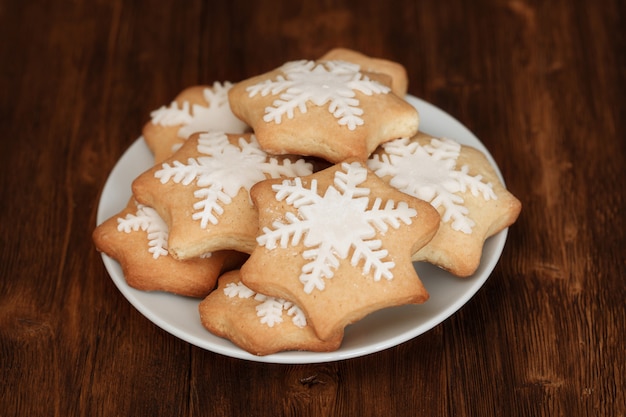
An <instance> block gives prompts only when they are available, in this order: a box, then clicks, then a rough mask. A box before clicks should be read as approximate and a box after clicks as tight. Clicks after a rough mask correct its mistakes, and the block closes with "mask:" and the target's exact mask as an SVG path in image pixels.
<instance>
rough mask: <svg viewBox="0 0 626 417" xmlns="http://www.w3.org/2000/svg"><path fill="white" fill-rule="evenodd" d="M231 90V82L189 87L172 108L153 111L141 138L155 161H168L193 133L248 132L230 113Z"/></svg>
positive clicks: (166, 107)
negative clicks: (229, 98) (229, 99)
mask: <svg viewBox="0 0 626 417" xmlns="http://www.w3.org/2000/svg"><path fill="white" fill-rule="evenodd" d="M231 87H232V84H231V83H229V82H224V83H220V82H215V83H213V85H212V86H204V85H199V86H193V87H189V88H187V89H185V90H183V91H182V92H181V93H180V94H179V95H178V96H177V97H176V98H175V99H174V101H172V103H171V104H170V105H169V106H161V107H160V108H158V109H156V110H154V111H152V112H151V113H150V118H151V119H150V121H149V122H148V123H146V124H145V125H144V127H143V131H142V134H143V137H144V140H145V141H146V144H147V145H148V148H150V150H151V151H152V152H153V153H154V159H155V161H156V162H162V161H164V160H165V159H166V158H169V157H170V156H171V155H172V154H173V153H174V152H175V151H176V150H178V148H180V146H182V144H183V143H184V142H185V140H187V139H188V138H189V136H191V135H192V134H193V133H197V132H212V131H218V132H225V133H243V132H246V131H247V130H249V127H248V126H247V125H246V124H245V123H244V122H242V121H241V120H239V119H238V118H237V117H235V115H234V114H233V113H232V111H231V110H230V105H229V103H228V90H230V89H231Z"/></svg>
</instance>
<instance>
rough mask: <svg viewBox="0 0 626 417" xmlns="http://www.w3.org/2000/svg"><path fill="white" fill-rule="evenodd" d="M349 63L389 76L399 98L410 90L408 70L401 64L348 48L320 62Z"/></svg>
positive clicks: (328, 55)
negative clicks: (337, 61) (336, 61)
mask: <svg viewBox="0 0 626 417" xmlns="http://www.w3.org/2000/svg"><path fill="white" fill-rule="evenodd" d="M335 60H339V61H348V62H352V63H355V64H358V65H359V66H360V67H361V69H362V70H363V71H365V72H368V73H380V74H387V75H389V76H390V77H391V91H393V92H394V94H396V95H397V96H398V97H404V96H405V95H406V92H407V90H408V88H409V78H408V76H407V73H406V68H404V66H403V65H402V64H400V63H399V62H394V61H390V60H387V59H382V58H373V57H369V56H367V55H365V54H363V53H361V52H357V51H354V50H352V49H347V48H335V49H332V50H330V51H328V52H327V53H326V54H324V55H323V56H322V57H321V58H320V61H335Z"/></svg>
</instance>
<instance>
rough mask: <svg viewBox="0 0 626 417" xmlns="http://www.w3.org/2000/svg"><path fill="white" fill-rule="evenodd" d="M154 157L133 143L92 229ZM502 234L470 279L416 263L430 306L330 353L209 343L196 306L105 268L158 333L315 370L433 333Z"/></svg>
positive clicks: (384, 319) (365, 325) (353, 328)
mask: <svg viewBox="0 0 626 417" xmlns="http://www.w3.org/2000/svg"><path fill="white" fill-rule="evenodd" d="M407 100H408V101H409V102H410V103H411V104H413V105H414V106H415V107H417V109H418V110H419V112H420V120H421V121H420V123H421V124H420V129H421V130H422V131H424V132H427V133H429V134H431V135H433V136H439V137H448V138H451V139H454V140H456V141H458V142H460V143H462V144H465V145H469V146H473V147H475V148H477V149H479V150H481V151H482V152H484V153H485V154H486V156H487V158H488V159H489V160H490V162H491V163H492V164H493V166H494V167H495V168H496V171H497V172H498V175H500V177H501V174H500V172H499V170H498V168H497V165H496V164H495V162H494V160H493V158H492V157H491V155H490V154H489V152H488V151H487V149H486V148H485V147H484V145H483V144H482V143H481V142H480V141H479V140H478V139H477V138H476V137H475V136H474V135H473V134H472V133H471V132H470V131H469V130H468V129H467V128H466V127H465V126H463V125H462V124H461V123H460V122H459V121H457V120H456V119H454V118H453V117H452V116H450V115H448V114H447V113H445V112H443V111H442V110H440V109H438V108H437V107H435V106H433V105H431V104H429V103H426V102H425V101H423V100H420V99H418V98H416V97H412V96H409V97H407ZM152 165H153V157H152V154H151V152H150V151H149V149H148V148H147V146H146V145H145V143H144V141H143V140H142V139H141V138H139V139H138V140H137V141H136V142H135V143H134V144H133V145H132V146H131V147H130V148H129V149H128V150H127V151H126V152H125V153H124V155H122V157H121V158H120V160H119V161H118V163H117V164H116V165H115V167H114V168H113V171H111V174H110V176H109V178H108V180H107V182H106V184H105V186H104V189H103V191H102V196H101V199H100V203H99V207H98V218H97V222H98V224H100V223H102V222H104V221H105V220H106V219H108V218H109V217H111V216H114V215H115V214H117V213H118V212H120V211H121V210H122V209H123V208H124V207H125V206H126V204H127V202H128V199H129V198H130V196H131V188H130V186H131V183H132V181H133V179H135V178H136V177H137V176H138V175H139V174H141V173H142V172H143V171H145V170H147V169H149V168H151V167H152ZM506 236H507V230H504V231H502V232H500V233H499V234H497V235H496V236H493V237H491V238H490V239H488V240H487V242H486V243H485V247H484V250H483V258H482V261H481V264H480V267H479V268H478V270H477V271H476V273H475V274H474V275H473V276H472V277H469V278H457V277H454V276H452V275H450V274H448V273H446V272H444V271H442V270H440V269H438V268H436V267H433V266H431V265H427V264H418V263H416V264H415V268H416V270H417V272H418V274H419V276H420V278H421V279H422V281H423V283H424V286H425V287H426V289H427V290H428V292H429V293H430V299H429V300H428V301H427V302H426V303H424V304H422V305H408V306H401V307H393V308H389V309H385V310H381V311H378V312H376V313H373V314H371V315H369V316H367V317H366V318H364V319H363V320H361V321H359V322H358V323H355V324H353V325H350V326H348V327H347V328H346V332H345V338H344V341H343V344H342V346H341V348H340V349H339V350H337V351H335V352H329V353H315V352H281V353H277V354H273V355H268V356H260V357H259V356H255V355H252V354H249V353H248V352H246V351H244V350H242V349H240V348H238V347H237V346H235V345H234V344H232V343H231V342H229V341H228V340H225V339H222V338H219V337H216V336H214V335H212V334H211V333H209V332H208V331H206V330H205V329H204V328H203V327H202V325H201V324H200V318H199V314H198V303H199V300H196V299H192V298H185V297H181V296H176V295H172V294H166V293H154V292H143V291H138V290H135V289H134V288H131V287H129V286H128V285H127V284H126V280H125V279H124V275H123V274H122V269H121V268H120V265H119V264H118V263H117V262H116V261H114V260H113V259H111V258H109V257H108V256H106V255H103V256H102V259H103V261H104V265H105V267H106V269H107V271H108V272H109V274H110V276H111V278H112V279H113V282H114V283H115V285H116V286H117V287H118V288H119V290H120V291H121V292H122V294H123V295H124V296H125V297H126V298H127V299H128V301H129V302H130V303H131V304H132V305H133V306H134V307H135V308H137V310H139V312H141V313H142V314H143V315H144V316H146V317H147V318H148V319H149V320H150V321H152V322H153V323H154V324H156V325H157V326H159V327H161V328H162V329H164V330H165V331H167V332H169V333H171V334H172V335H174V336H176V337H179V338H181V339H183V340H185V341H187V342H189V343H191V344H193V345H195V346H198V347H200V348H203V349H207V350H209V351H212V352H216V353H219V354H222V355H226V356H230V357H235V358H241V359H247V360H251V361H258V362H271V363H319V362H330V361H337V360H343V359H349V358H354V357H358V356H363V355H367V354H370V353H374V352H378V351H381V350H384V349H387V348H390V347H393V346H396V345H398V344H400V343H403V342H405V341H407V340H410V339H412V338H414V337H416V336H419V335H421V334H422V333H424V332H426V331H428V330H430V329H431V328H433V327H435V326H436V325H438V324H439V323H441V322H442V321H444V320H445V319H447V318H448V317H450V316H451V315H452V314H454V313H455V312H456V311H457V310H458V309H459V308H461V307H462V306H463V305H464V304H465V303H467V301H468V300H469V299H470V298H472V296H473V295H474V294H475V293H476V292H477V291H478V290H479V289H480V287H481V286H482V285H483V284H484V283H485V281H486V280H487V278H488V277H489V275H490V274H491V271H492V270H493V268H494V267H495V265H496V263H497V262H498V259H499V258H500V254H501V253H502V250H503V248H504V244H505V241H506Z"/></svg>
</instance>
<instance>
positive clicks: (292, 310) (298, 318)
mask: <svg viewBox="0 0 626 417" xmlns="http://www.w3.org/2000/svg"><path fill="white" fill-rule="evenodd" d="M224 294H226V296H228V297H230V298H233V297H239V298H242V299H247V298H251V297H254V299H255V300H256V301H258V302H259V303H260V304H258V305H257V306H256V314H257V316H258V317H260V319H261V320H260V321H261V323H263V324H265V325H267V326H269V327H274V325H275V324H277V323H282V322H283V311H286V312H287V315H288V316H290V317H291V321H292V322H293V324H295V325H296V326H297V327H300V328H303V327H304V326H306V317H305V315H304V313H303V312H302V310H301V309H300V308H298V306H296V305H294V304H293V303H292V302H290V301H287V300H284V299H282V298H275V297H270V296H267V295H263V294H259V293H255V292H254V291H252V290H251V289H250V288H248V287H246V286H245V285H244V284H243V283H242V282H237V283H234V282H231V283H229V284H228V285H226V287H225V288H224Z"/></svg>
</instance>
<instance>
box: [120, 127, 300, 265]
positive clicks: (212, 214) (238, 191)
mask: <svg viewBox="0 0 626 417" xmlns="http://www.w3.org/2000/svg"><path fill="white" fill-rule="evenodd" d="M311 172H312V166H311V164H309V163H307V162H305V161H304V159H302V158H297V157H293V156H276V157H275V156H271V155H268V154H266V153H265V152H263V151H262V150H261V149H260V148H259V145H258V143H257V141H256V139H255V137H254V135H252V134H250V133H246V134H237V135H235V134H224V133H219V132H210V133H198V134H194V135H192V136H191V137H190V138H189V139H188V140H187V141H186V142H185V143H184V145H183V146H182V147H181V148H180V149H179V150H178V151H177V152H176V153H175V154H174V155H172V156H171V157H170V158H168V159H166V160H165V161H164V162H163V163H161V164H157V165H156V166H154V167H153V168H152V169H150V170H148V171H146V172H144V173H143V174H141V175H140V176H139V177H138V178H136V179H135V181H133V185H132V189H133V195H134V196H135V198H136V199H137V201H139V202H140V203H142V204H144V205H147V206H149V207H153V208H154V209H155V210H156V211H157V212H158V213H159V215H160V216H161V217H162V218H163V220H164V221H165V223H166V224H167V225H168V227H169V231H170V233H169V240H168V246H169V250H170V252H171V253H172V255H173V256H174V257H175V258H177V259H190V258H195V257H198V256H200V255H202V254H203V253H206V252H214V251H218V250H227V249H229V250H235V251H238V252H244V253H247V252H250V251H251V250H252V249H253V248H254V247H255V246H256V242H255V238H256V232H257V214H256V210H255V209H254V207H253V206H252V201H251V200H250V196H249V190H250V187H252V186H253V185H254V184H255V183H257V182H259V181H261V180H265V179H268V178H287V177H293V176H297V175H307V174H310V173H311Z"/></svg>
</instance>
